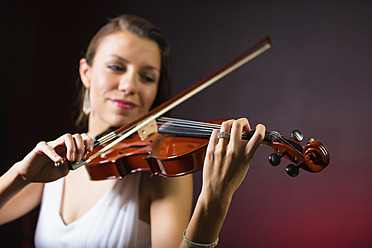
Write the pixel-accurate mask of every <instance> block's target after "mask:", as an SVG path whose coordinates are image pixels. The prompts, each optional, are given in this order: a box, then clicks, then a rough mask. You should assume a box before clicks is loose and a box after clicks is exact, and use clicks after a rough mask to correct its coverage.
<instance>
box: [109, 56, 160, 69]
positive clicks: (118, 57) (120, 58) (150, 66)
mask: <svg viewBox="0 0 372 248" xmlns="http://www.w3.org/2000/svg"><path fill="white" fill-rule="evenodd" d="M109 57H115V58H117V59H119V60H122V61H124V62H126V63H129V61H128V60H126V59H125V58H123V57H121V56H119V55H116V54H113V55H110V56H109ZM144 68H146V69H151V70H156V71H159V72H160V68H158V67H156V66H152V65H146V66H144Z"/></svg>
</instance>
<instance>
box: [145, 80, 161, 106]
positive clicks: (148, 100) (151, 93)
mask: <svg viewBox="0 0 372 248" xmlns="http://www.w3.org/2000/svg"><path fill="white" fill-rule="evenodd" d="M157 92H158V87H157V86H156V87H151V88H148V89H147V90H146V91H145V93H144V102H143V103H144V107H145V108H146V109H147V110H149V109H150V108H151V106H152V104H153V103H154V101H155V98H156V94H157Z"/></svg>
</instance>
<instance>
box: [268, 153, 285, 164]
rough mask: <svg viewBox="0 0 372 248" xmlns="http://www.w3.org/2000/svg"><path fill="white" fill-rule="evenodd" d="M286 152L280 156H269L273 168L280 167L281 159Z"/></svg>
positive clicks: (272, 154)
mask: <svg viewBox="0 0 372 248" xmlns="http://www.w3.org/2000/svg"><path fill="white" fill-rule="evenodd" d="M285 153H286V151H285V150H284V151H282V152H281V153H279V154H276V153H275V152H274V153H271V154H270V156H269V162H270V164H271V165H273V166H278V165H279V164H280V161H281V158H282V157H283V156H284V155H285Z"/></svg>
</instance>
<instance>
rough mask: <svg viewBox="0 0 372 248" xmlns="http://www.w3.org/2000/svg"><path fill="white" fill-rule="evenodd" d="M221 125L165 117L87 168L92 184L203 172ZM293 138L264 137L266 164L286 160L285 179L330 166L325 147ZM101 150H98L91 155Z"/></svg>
mask: <svg viewBox="0 0 372 248" xmlns="http://www.w3.org/2000/svg"><path fill="white" fill-rule="evenodd" d="M223 121H224V120H217V121H213V122H198V121H190V120H182V119H175V118H168V117H161V118H159V119H158V120H157V126H158V131H157V132H156V133H153V134H152V135H150V136H149V137H148V138H146V139H143V140H142V139H141V137H140V136H139V135H132V136H131V137H129V138H127V139H125V140H124V141H122V142H120V143H119V144H117V145H115V146H114V147H112V148H110V149H108V150H107V151H106V152H104V153H102V154H101V155H100V156H97V157H95V158H94V159H92V160H91V161H90V162H89V163H87V164H86V165H85V166H86V169H87V171H88V173H89V174H90V177H91V179H92V180H105V179H113V178H122V177H124V176H126V175H128V174H131V173H135V172H141V171H149V172H151V173H152V175H158V176H164V177H176V176H182V175H185V174H189V173H192V172H195V171H197V170H200V169H202V167H203V162H204V157H205V153H206V148H207V145H208V142H209V137H210V135H211V134H212V130H213V129H219V128H220V124H221V123H222V122H223ZM253 133H254V130H251V131H249V132H244V133H243V134H242V138H243V139H244V140H249V139H250V138H251V137H252V135H253ZM291 137H292V138H288V137H283V136H281V135H280V134H279V133H278V132H276V131H271V132H266V135H265V138H264V140H263V142H262V143H263V144H266V145H269V146H271V147H272V148H273V150H274V152H273V153H272V154H271V155H270V156H269V161H270V164H272V165H273V166H277V165H279V164H280V161H281V158H282V157H285V158H287V159H288V160H290V161H291V162H292V163H293V164H290V165H288V166H287V168H286V171H287V173H288V175H290V176H292V177H295V176H297V175H298V174H299V169H300V168H301V169H304V170H306V171H309V172H320V171H321V170H323V169H324V168H325V167H326V166H327V165H328V163H329V154H328V151H327V149H326V147H325V146H324V145H322V143H320V142H319V141H318V140H316V139H313V138H310V139H309V140H308V144H307V145H306V146H302V145H301V144H300V143H299V142H300V141H301V140H302V138H303V135H302V133H301V132H300V131H298V130H295V131H293V132H292V135H291ZM99 149H101V147H99V146H98V147H96V148H94V150H93V151H92V153H95V152H97V151H98V150H99Z"/></svg>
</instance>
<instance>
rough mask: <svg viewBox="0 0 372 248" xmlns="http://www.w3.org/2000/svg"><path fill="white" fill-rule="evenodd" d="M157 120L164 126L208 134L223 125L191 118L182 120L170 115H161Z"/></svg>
mask: <svg viewBox="0 0 372 248" xmlns="http://www.w3.org/2000/svg"><path fill="white" fill-rule="evenodd" d="M157 122H158V123H159V124H161V125H164V127H165V128H166V127H169V128H171V127H178V128H182V129H184V130H185V129H188V130H195V131H197V132H199V133H200V132H204V133H206V134H211V133H212V131H213V129H220V127H221V125H218V124H214V123H205V122H199V121H190V120H182V119H177V118H169V117H165V118H164V117H161V118H159V119H158V120H157Z"/></svg>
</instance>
